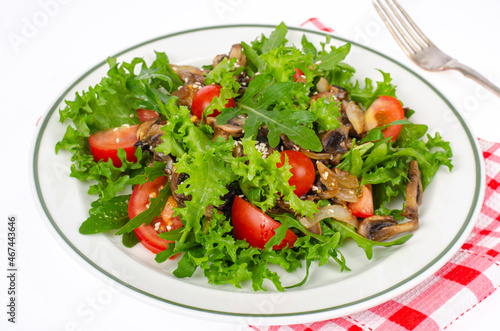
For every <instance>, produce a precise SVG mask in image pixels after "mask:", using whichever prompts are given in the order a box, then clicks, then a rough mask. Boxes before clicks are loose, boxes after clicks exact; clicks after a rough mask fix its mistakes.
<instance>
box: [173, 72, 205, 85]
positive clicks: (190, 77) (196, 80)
mask: <svg viewBox="0 0 500 331" xmlns="http://www.w3.org/2000/svg"><path fill="white" fill-rule="evenodd" d="M177 75H178V76H179V78H180V79H181V80H182V81H183V82H184V84H193V85H204V84H205V75H203V74H202V75H199V74H194V73H192V72H191V71H188V70H183V71H179V72H178V73H177Z"/></svg>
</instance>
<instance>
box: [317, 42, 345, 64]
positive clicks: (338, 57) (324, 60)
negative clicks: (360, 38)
mask: <svg viewBox="0 0 500 331" xmlns="http://www.w3.org/2000/svg"><path fill="white" fill-rule="evenodd" d="M350 50H351V44H349V43H347V44H344V45H342V46H340V47H338V48H337V47H335V46H331V50H330V52H329V53H323V54H322V55H320V56H318V57H317V58H316V60H317V61H318V62H316V63H319V64H318V67H319V68H320V69H321V70H325V71H327V70H334V69H335V68H336V67H337V65H338V64H339V63H340V61H342V60H344V59H345V57H346V56H347V54H349V52H350Z"/></svg>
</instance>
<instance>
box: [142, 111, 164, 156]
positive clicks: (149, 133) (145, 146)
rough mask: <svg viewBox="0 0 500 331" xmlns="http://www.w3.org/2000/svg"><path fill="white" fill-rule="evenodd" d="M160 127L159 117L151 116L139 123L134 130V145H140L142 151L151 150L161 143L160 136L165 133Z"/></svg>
mask: <svg viewBox="0 0 500 331" xmlns="http://www.w3.org/2000/svg"><path fill="white" fill-rule="evenodd" d="M162 127H163V125H162V123H161V119H160V118H159V117H155V118H151V119H149V120H147V121H144V122H142V123H141V124H139V126H138V127H137V132H136V136H137V140H138V141H137V142H136V143H135V146H137V147H141V149H142V150H144V151H146V150H150V151H153V150H154V148H155V147H156V146H158V145H159V144H160V143H161V137H162V136H163V135H164V134H165V132H164V131H163V130H162V129H161V128H162Z"/></svg>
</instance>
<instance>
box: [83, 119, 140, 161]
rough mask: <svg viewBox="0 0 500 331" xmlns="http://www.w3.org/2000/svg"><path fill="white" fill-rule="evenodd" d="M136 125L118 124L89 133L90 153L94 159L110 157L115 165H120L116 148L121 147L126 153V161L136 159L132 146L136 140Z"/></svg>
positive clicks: (106, 159)
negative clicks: (116, 126)
mask: <svg viewBox="0 0 500 331" xmlns="http://www.w3.org/2000/svg"><path fill="white" fill-rule="evenodd" d="M137 126H138V125H132V126H128V125H126V126H120V127H118V128H112V129H108V130H102V131H98V132H96V133H94V134H91V135H90V136H89V144H90V153H91V154H92V156H93V157H94V160H95V161H96V162H97V161H99V160H104V161H105V162H106V161H108V159H111V160H112V161H113V165H114V166H115V167H121V165H122V161H121V160H120V158H119V157H118V149H119V148H122V149H124V150H125V153H126V154H127V161H130V162H135V161H137V158H136V157H135V146H134V144H135V143H136V142H137V137H136V131H137Z"/></svg>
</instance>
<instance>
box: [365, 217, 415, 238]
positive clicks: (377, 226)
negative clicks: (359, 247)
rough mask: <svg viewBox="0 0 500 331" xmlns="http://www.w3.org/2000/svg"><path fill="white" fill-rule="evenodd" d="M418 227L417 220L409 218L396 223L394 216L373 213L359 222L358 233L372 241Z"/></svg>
mask: <svg viewBox="0 0 500 331" xmlns="http://www.w3.org/2000/svg"><path fill="white" fill-rule="evenodd" d="M417 229H418V220H416V219H415V220H411V221H409V222H406V223H401V224H398V222H396V220H394V217H392V216H389V215H374V216H371V217H367V218H365V219H364V220H363V221H361V223H360V224H359V228H358V233H359V234H360V235H362V236H363V237H365V238H368V239H370V240H374V241H384V240H387V239H390V238H392V237H394V236H396V235H398V234H401V233H405V232H411V231H415V230H417Z"/></svg>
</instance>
